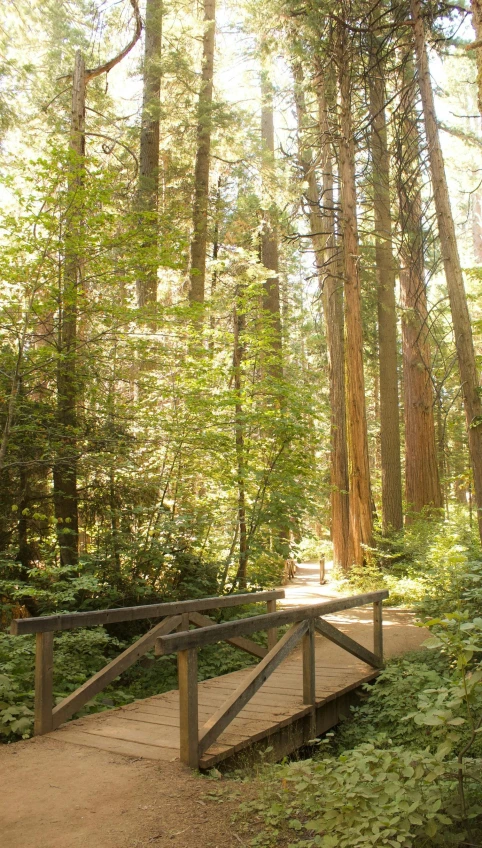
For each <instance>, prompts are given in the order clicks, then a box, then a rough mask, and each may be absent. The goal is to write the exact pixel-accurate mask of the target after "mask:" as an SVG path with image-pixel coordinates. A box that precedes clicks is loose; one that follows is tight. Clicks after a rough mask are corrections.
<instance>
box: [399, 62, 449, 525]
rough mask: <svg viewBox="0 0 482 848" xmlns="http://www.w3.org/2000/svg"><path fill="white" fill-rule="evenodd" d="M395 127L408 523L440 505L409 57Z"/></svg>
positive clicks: (413, 95)
mask: <svg viewBox="0 0 482 848" xmlns="http://www.w3.org/2000/svg"><path fill="white" fill-rule="evenodd" d="M403 65H404V71H403V79H402V91H403V95H402V97H401V100H400V113H401V116H402V117H401V121H400V123H399V125H398V127H397V153H398V157H397V158H398V162H399V167H398V170H397V192H398V200H399V212H400V228H401V233H402V243H401V251H400V258H401V267H400V293H401V305H402V356H403V389H404V418H405V498H406V502H407V510H408V512H407V515H406V522H407V523H410V521H411V516H412V514H413V513H419V512H422V510H424V509H426V508H427V507H435V508H439V507H441V506H442V493H441V488H440V479H439V468H438V463H437V447H436V438H435V423H434V393H433V388H432V381H431V376H430V372H431V354H430V339H429V332H428V326H427V317H428V313H427V292H426V285H425V271H424V237H423V226H422V195H421V185H420V173H421V171H420V168H421V162H420V146H419V134H418V126H417V113H416V109H415V100H416V92H415V80H414V75H413V65H412V61H411V57H410V56H409V55H408V56H405V57H404V61H403Z"/></svg>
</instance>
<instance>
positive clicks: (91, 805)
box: [0, 563, 427, 848]
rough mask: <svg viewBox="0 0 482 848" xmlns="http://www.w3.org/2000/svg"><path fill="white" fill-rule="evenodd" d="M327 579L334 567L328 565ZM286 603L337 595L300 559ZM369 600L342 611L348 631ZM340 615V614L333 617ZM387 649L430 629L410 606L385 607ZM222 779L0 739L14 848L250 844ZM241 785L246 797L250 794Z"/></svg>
mask: <svg viewBox="0 0 482 848" xmlns="http://www.w3.org/2000/svg"><path fill="white" fill-rule="evenodd" d="M327 576H328V578H329V573H328V575H327ZM285 588H286V599H285V601H284V602H282V603H284V604H285V605H292V606H295V605H296V606H297V605H301V604H310V603H316V602H317V601H321V600H324V599H326V600H327V599H329V598H333V597H337V594H338V593H337V592H336V591H335V587H334V586H333V584H330V582H327V583H325V584H324V585H320V583H319V572H318V567H317V566H314V565H313V564H306V563H305V564H303V565H301V566H300V567H299V569H298V573H297V576H296V577H295V579H294V580H293V581H292V583H291V584H290V585H289V586H287V587H285ZM371 615H372V612H371V608H364V609H356V610H355V609H354V610H348V611H346V612H344V613H342V614H338V615H337V616H336V620H337V621H338V623H339V624H340V625H342V624H343V623H346V624H349V632H350V635H351V636H352V638H355V639H356V638H357V634H358V635H359V636H361V634H362V633H363V631H365V632H366V628H367V626H369V625H371ZM330 618H332V620H335V616H333V617H331V616H330ZM384 621H385V628H384V635H385V646H386V655H387V656H393V655H396V654H399V653H403V652H405V651H410V650H413V649H415V648H417V647H418V646H419V645H420V643H421V642H423V640H424V639H425V638H426V636H427V634H426V632H424V631H423V630H422V629H421V628H418V627H415V626H414V624H413V619H412V615H411V613H410V612H408V611H407V610H395V609H387V610H384ZM224 785H225V784H224V782H223V781H222V780H210V779H206V778H200V777H199V775H196V774H193V773H192V772H190V771H189V769H187V768H186V767H185V766H183V765H181V764H180V763H179V762H178V761H173V762H153V761H150V760H146V759H139V758H130V757H126V756H120V755H117V754H112V753H110V752H107V751H100V750H97V749H94V748H87V747H84V746H80V745H73V744H72V743H64V742H61V741H57V740H56V739H52V738H49V737H42V738H36V739H30V740H28V741H26V742H17V743H15V744H12V745H5V746H0V799H1V800H0V832H1V834H2V837H3V840H2V844H5V845H6V846H7V845H8V846H9V848H81V846H82V848H84V846H89V848H149V846H154V848H157V846H158V848H167V846H170V845H175V846H176V848H193V846H194V845H195V846H196V848H221V846H222V848H233V846H239V845H244V844H246V843H245V841H244V840H241V838H240V837H239V835H238V833H237V832H236V827H235V826H233V825H231V824H230V822H231V814H232V812H233V811H234V809H235V807H236V801H235V800H234V799H231V800H230V793H228V792H227V793H224V792H223V788H222V787H223V786H224ZM245 789H246V787H245V785H243V796H244V795H245Z"/></svg>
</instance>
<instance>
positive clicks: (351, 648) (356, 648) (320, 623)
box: [315, 618, 383, 668]
mask: <svg viewBox="0 0 482 848" xmlns="http://www.w3.org/2000/svg"><path fill="white" fill-rule="evenodd" d="M315 629H316V630H317V631H318V633H321V635H322V636H326V638H327V639H329V640H330V642H334V643H335V645H338V646H339V647H340V648H343V649H344V650H345V651H348V653H349V654H353V656H354V657H357V658H358V659H359V660H363V662H366V663H368V665H371V666H373V668H381V667H382V665H383V660H381V659H380V658H379V657H377V656H375V654H373V653H372V652H371V651H369V650H368V648H364V647H363V645H360V644H359V642H355V640H354V639H351V638H350V636H347V635H346V633H342V632H341V631H340V630H338V629H337V628H336V627H333V625H332V624H330V623H329V622H328V621H325V620H324V619H322V618H317V619H315Z"/></svg>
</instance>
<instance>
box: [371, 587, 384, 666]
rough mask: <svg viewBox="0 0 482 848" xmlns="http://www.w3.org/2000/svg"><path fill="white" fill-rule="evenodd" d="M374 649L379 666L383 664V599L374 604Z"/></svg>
mask: <svg viewBox="0 0 482 848" xmlns="http://www.w3.org/2000/svg"><path fill="white" fill-rule="evenodd" d="M373 651H374V654H375V656H376V658H377V662H378V666H379V667H380V668H381V667H382V666H383V605H382V602H381V601H375V602H374V604H373Z"/></svg>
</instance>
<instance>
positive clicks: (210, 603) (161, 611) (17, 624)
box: [10, 589, 285, 636]
mask: <svg viewBox="0 0 482 848" xmlns="http://www.w3.org/2000/svg"><path fill="white" fill-rule="evenodd" d="M284 596H285V592H284V589H270V590H268V591H265V592H246V593H245V594H242V595H221V596H214V597H210V598H196V599H194V600H189V601H172V602H169V603H163V604H145V605H144V606H142V605H140V606H136V607H115V608H113V609H106V610H94V611H92V612H70V613H62V614H61V615H39V616H37V617H36V618H15V619H14V620H13V621H12V623H11V625H10V633H11V634H12V636H24V635H26V634H28V633H50V632H54V631H56V630H61V631H63V630H73V629H74V628H76V627H97V626H100V625H102V624H118V623H119V622H121V621H139V620H141V619H143V618H162V617H164V616H166V615H182V613H186V612H200V611H201V610H209V609H224V608H226V607H237V606H241V605H243V604H257V603H260V602H262V601H276V600H278V599H279V598H284Z"/></svg>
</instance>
